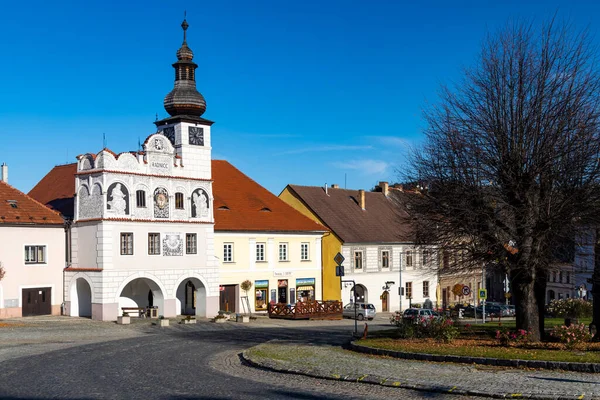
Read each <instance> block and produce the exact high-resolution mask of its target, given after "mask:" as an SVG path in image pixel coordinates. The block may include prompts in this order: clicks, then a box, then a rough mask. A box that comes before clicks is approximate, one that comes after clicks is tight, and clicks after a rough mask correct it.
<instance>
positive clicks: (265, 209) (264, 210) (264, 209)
mask: <svg viewBox="0 0 600 400" xmlns="http://www.w3.org/2000/svg"><path fill="white" fill-rule="evenodd" d="M260 211H261V212H271V209H270V208H269V207H263V208H261V209H260Z"/></svg>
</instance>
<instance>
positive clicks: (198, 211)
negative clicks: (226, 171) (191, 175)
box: [192, 189, 209, 218]
mask: <svg viewBox="0 0 600 400" xmlns="http://www.w3.org/2000/svg"><path fill="white" fill-rule="evenodd" d="M208 212H209V205H208V194H207V193H206V191H204V190H203V189H196V190H194V192H193V193H192V218H208Z"/></svg>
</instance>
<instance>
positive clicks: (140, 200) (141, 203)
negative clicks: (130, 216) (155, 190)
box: [135, 190, 146, 208]
mask: <svg viewBox="0 0 600 400" xmlns="http://www.w3.org/2000/svg"><path fill="white" fill-rule="evenodd" d="M135 202H136V205H137V207H138V208H145V207H146V192H145V191H143V190H137V191H136V192H135Z"/></svg>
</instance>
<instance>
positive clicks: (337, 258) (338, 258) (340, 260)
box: [333, 252, 346, 265]
mask: <svg viewBox="0 0 600 400" xmlns="http://www.w3.org/2000/svg"><path fill="white" fill-rule="evenodd" d="M345 259H346V258H345V257H344V256H343V255H342V253H339V252H338V253H337V254H336V255H335V257H333V261H335V263H336V264H337V265H342V263H343V262H344V260H345Z"/></svg>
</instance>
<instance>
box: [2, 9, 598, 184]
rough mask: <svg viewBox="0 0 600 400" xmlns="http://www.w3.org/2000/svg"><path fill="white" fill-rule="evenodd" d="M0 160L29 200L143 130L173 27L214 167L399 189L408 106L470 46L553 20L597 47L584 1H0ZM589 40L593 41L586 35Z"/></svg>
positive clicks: (417, 129) (416, 122)
mask: <svg viewBox="0 0 600 400" xmlns="http://www.w3.org/2000/svg"><path fill="white" fill-rule="evenodd" d="M0 7H1V8H0V9H1V10H2V15H3V23H2V25H0V36H1V37H2V40H1V41H0V50H1V51H2V55H3V59H2V61H3V62H2V63H0V77H1V78H0V79H1V80H0V88H1V91H0V93H1V94H2V95H1V96H0V138H1V140H2V144H1V146H0V162H6V163H7V164H8V165H9V170H10V172H9V180H10V183H11V184H12V185H13V186H15V187H17V188H18V189H21V190H23V191H25V192H27V191H29V189H31V188H32V187H33V186H34V185H35V184H36V183H37V181H39V180H40V179H41V178H42V177H43V176H44V175H45V174H46V173H47V172H48V171H49V170H50V169H51V168H52V167H53V166H55V165H57V164H64V163H67V162H74V160H75V156H76V155H77V154H83V153H87V152H97V151H99V150H100V149H101V148H102V135H103V133H105V134H106V138H107V146H108V147H109V148H110V149H111V150H113V151H115V152H122V151H128V150H135V149H136V148H137V144H138V139H140V140H142V141H143V140H144V138H146V137H147V136H148V135H149V134H151V133H153V132H155V127H154V124H153V123H152V122H153V121H154V119H155V115H156V114H158V116H159V118H163V117H165V116H167V113H166V112H165V110H164V108H163V106H162V101H163V98H164V96H165V95H166V94H167V93H168V92H169V91H170V90H171V88H172V86H173V79H174V74H173V69H172V67H171V64H172V63H173V62H174V61H176V57H175V52H176V50H177V49H178V48H179V46H180V44H181V40H182V31H181V28H180V23H181V21H182V18H183V10H184V9H187V20H188V22H189V24H190V28H189V30H188V44H189V46H190V47H191V48H192V50H193V51H194V53H195V58H194V61H195V62H196V63H197V64H198V65H199V68H198V70H197V84H198V89H199V91H200V92H201V93H202V94H203V95H204V96H205V98H206V100H207V111H206V113H205V114H204V117H206V118H208V119H211V120H213V121H215V122H216V123H215V125H213V129H212V135H213V137H212V140H213V142H212V145H213V158H219V159H226V160H228V161H230V162H231V163H233V164H234V165H235V166H237V167H238V168H239V169H241V170H242V171H243V172H244V173H246V174H247V175H249V176H250V177H252V178H253V179H254V180H256V181H257V182H259V183H260V184H262V185H263V186H265V187H266V188H267V189H269V190H270V191H272V192H274V193H275V194H278V193H279V192H280V191H281V190H282V189H283V188H284V187H285V185H286V184H288V183H294V184H302V185H323V184H325V183H328V184H333V183H338V184H340V186H342V187H343V186H344V183H345V181H346V183H347V187H348V188H353V189H359V188H365V189H369V188H371V187H373V186H374V185H375V184H376V183H377V182H378V181H380V180H387V181H390V182H394V181H396V180H398V178H399V175H398V172H397V171H398V170H399V169H400V170H401V169H402V168H403V165H404V163H405V161H406V149H407V146H410V145H418V144H419V142H420V141H421V140H422V134H421V132H422V130H423V128H424V122H423V119H422V110H423V108H424V107H426V106H427V104H428V103H431V102H435V101H436V92H437V90H438V88H439V86H440V84H442V83H450V82H453V81H457V80H458V79H459V77H460V74H461V71H462V69H463V67H465V66H468V65H471V64H472V63H473V61H474V60H475V59H476V57H477V54H478V52H479V48H480V44H481V42H482V40H483V39H484V37H485V35H486V34H487V33H489V32H494V31H496V30H497V29H498V28H499V27H501V26H502V25H504V24H505V23H506V22H507V21H509V20H511V19H512V20H514V19H527V20H529V19H533V20H534V21H535V22H542V21H544V20H547V19H548V18H550V17H552V15H553V14H554V13H555V12H558V15H559V19H569V20H570V21H571V22H572V23H573V24H574V25H575V26H576V27H578V28H586V27H588V28H589V29H590V31H591V33H592V34H593V35H595V36H596V37H597V36H598V29H599V24H600V20H599V16H600V6H599V5H597V4H595V3H594V2H592V1H589V2H584V1H537V2H528V1H498V2H485V1H473V2H465V1H452V2H449V1H439V2H438V1H428V2H419V1H413V2H408V1H400V0H397V1H333V0H332V1H313V0H307V1H301V2H300V1H296V2H292V1H280V0H278V1H275V0H274V1H266V0H265V1H261V0H259V1H255V2H248V1H244V2H242V1H239V2H238V1H212V2H208V1H202V2H201V1H179V2H166V1H139V2H135V1H101V2H100V1H98V2H94V1H85V2H83V1H72V2H69V1H57V2H49V1H28V2H10V3H8V2H4V3H3V4H2V5H1V6H0ZM596 42H598V39H597V38H596Z"/></svg>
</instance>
